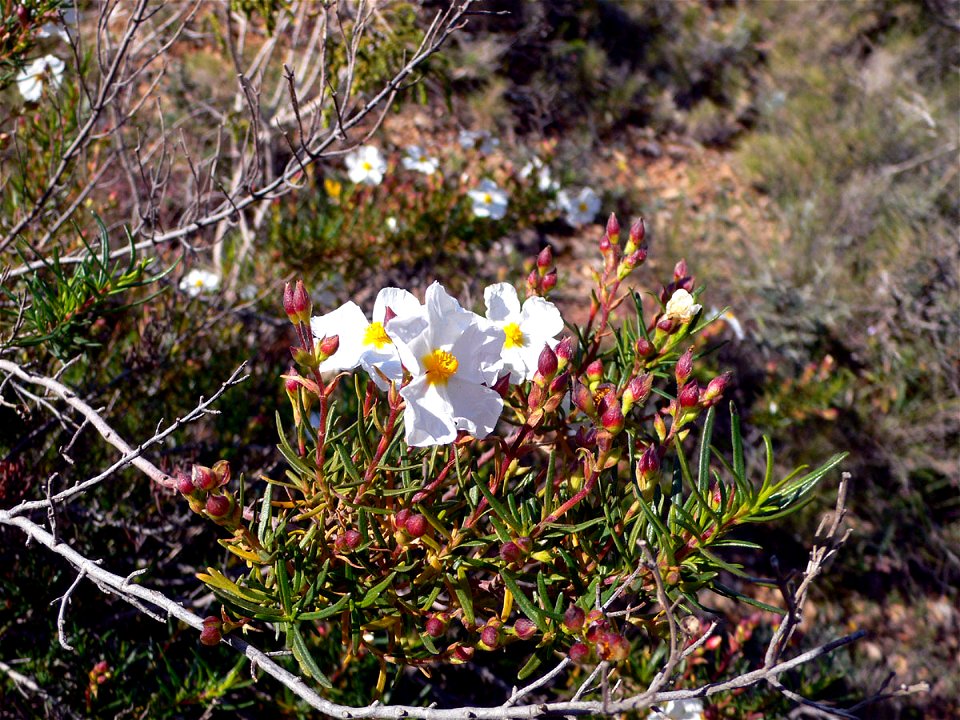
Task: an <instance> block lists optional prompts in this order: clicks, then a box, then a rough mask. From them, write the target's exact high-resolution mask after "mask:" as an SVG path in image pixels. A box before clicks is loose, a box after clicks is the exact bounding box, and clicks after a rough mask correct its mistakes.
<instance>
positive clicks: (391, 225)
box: [384, 215, 400, 234]
mask: <svg viewBox="0 0 960 720" xmlns="http://www.w3.org/2000/svg"><path fill="white" fill-rule="evenodd" d="M384 224H385V225H386V226H387V230H389V231H390V233H391V234H395V233H396V232H397V231H398V230H399V229H400V224H399V223H398V222H397V219H396V218H395V217H394V216H393V215H391V216H390V217H388V218H387V219H386V220H384Z"/></svg>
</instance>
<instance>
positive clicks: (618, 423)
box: [600, 395, 623, 435]
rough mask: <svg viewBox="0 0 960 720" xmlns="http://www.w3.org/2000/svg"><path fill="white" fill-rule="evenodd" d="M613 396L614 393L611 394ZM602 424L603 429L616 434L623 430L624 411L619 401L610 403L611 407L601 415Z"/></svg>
mask: <svg viewBox="0 0 960 720" xmlns="http://www.w3.org/2000/svg"><path fill="white" fill-rule="evenodd" d="M611 396H612V395H611ZM600 424H601V425H603V429H604V430H606V431H607V432H609V433H613V434H614V435H616V434H617V433H618V432H620V431H621V430H623V411H622V410H621V409H620V405H619V404H617V403H615V402H614V403H610V407H608V408H607V409H606V411H604V413H603V414H602V415H601V416H600Z"/></svg>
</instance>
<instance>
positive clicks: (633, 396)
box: [621, 373, 653, 415]
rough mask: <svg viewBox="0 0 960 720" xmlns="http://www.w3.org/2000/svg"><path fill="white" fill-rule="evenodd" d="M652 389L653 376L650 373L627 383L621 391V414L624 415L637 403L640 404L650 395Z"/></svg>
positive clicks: (635, 377)
mask: <svg viewBox="0 0 960 720" xmlns="http://www.w3.org/2000/svg"><path fill="white" fill-rule="evenodd" d="M651 388H653V376H652V375H651V374H650V373H646V374H644V375H636V376H634V377H633V378H631V379H630V382H628V383H627V387H626V388H624V390H623V407H622V408H621V409H622V410H623V414H624V415H626V414H627V413H628V412H630V409H631V408H632V407H633V406H634V405H636V404H637V403H642V402H643V401H644V400H646V399H647V396H649V395H650V390H651Z"/></svg>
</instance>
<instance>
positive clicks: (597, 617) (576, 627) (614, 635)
mask: <svg viewBox="0 0 960 720" xmlns="http://www.w3.org/2000/svg"><path fill="white" fill-rule="evenodd" d="M563 628H564V630H566V631H567V632H568V633H570V634H571V635H574V636H575V637H577V638H578V640H577V641H576V642H574V643H573V644H572V645H571V646H570V649H569V650H568V651H567V654H568V657H569V658H570V660H572V661H573V662H575V663H577V664H578V665H579V664H583V663H585V662H587V661H589V660H590V658H591V656H592V654H593V653H594V652H595V653H596V656H597V657H598V658H599V659H600V660H607V661H610V662H621V661H623V660H626V659H627V657H629V655H630V641H629V640H627V638H626V636H625V635H623V634H622V633H619V632H617V631H616V629H614V628H613V626H612V624H611V622H610V620H609V619H607V618H606V617H604V615H603V613H602V612H601V611H600V610H591V611H590V612H589V613H585V612H584V611H583V610H582V609H581V608H579V607H577V606H576V605H571V606H570V607H568V608H567V611H566V612H565V613H564V614H563ZM591 646H592V650H591Z"/></svg>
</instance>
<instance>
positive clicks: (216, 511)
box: [205, 495, 233, 520]
mask: <svg viewBox="0 0 960 720" xmlns="http://www.w3.org/2000/svg"><path fill="white" fill-rule="evenodd" d="M205 507H206V511H207V515H209V516H210V517H212V518H214V519H215V520H219V519H220V518H225V517H226V516H227V515H229V514H230V510H232V509H233V499H232V498H231V497H230V496H229V495H211V496H210V497H208V498H207V504H206V506H205Z"/></svg>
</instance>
